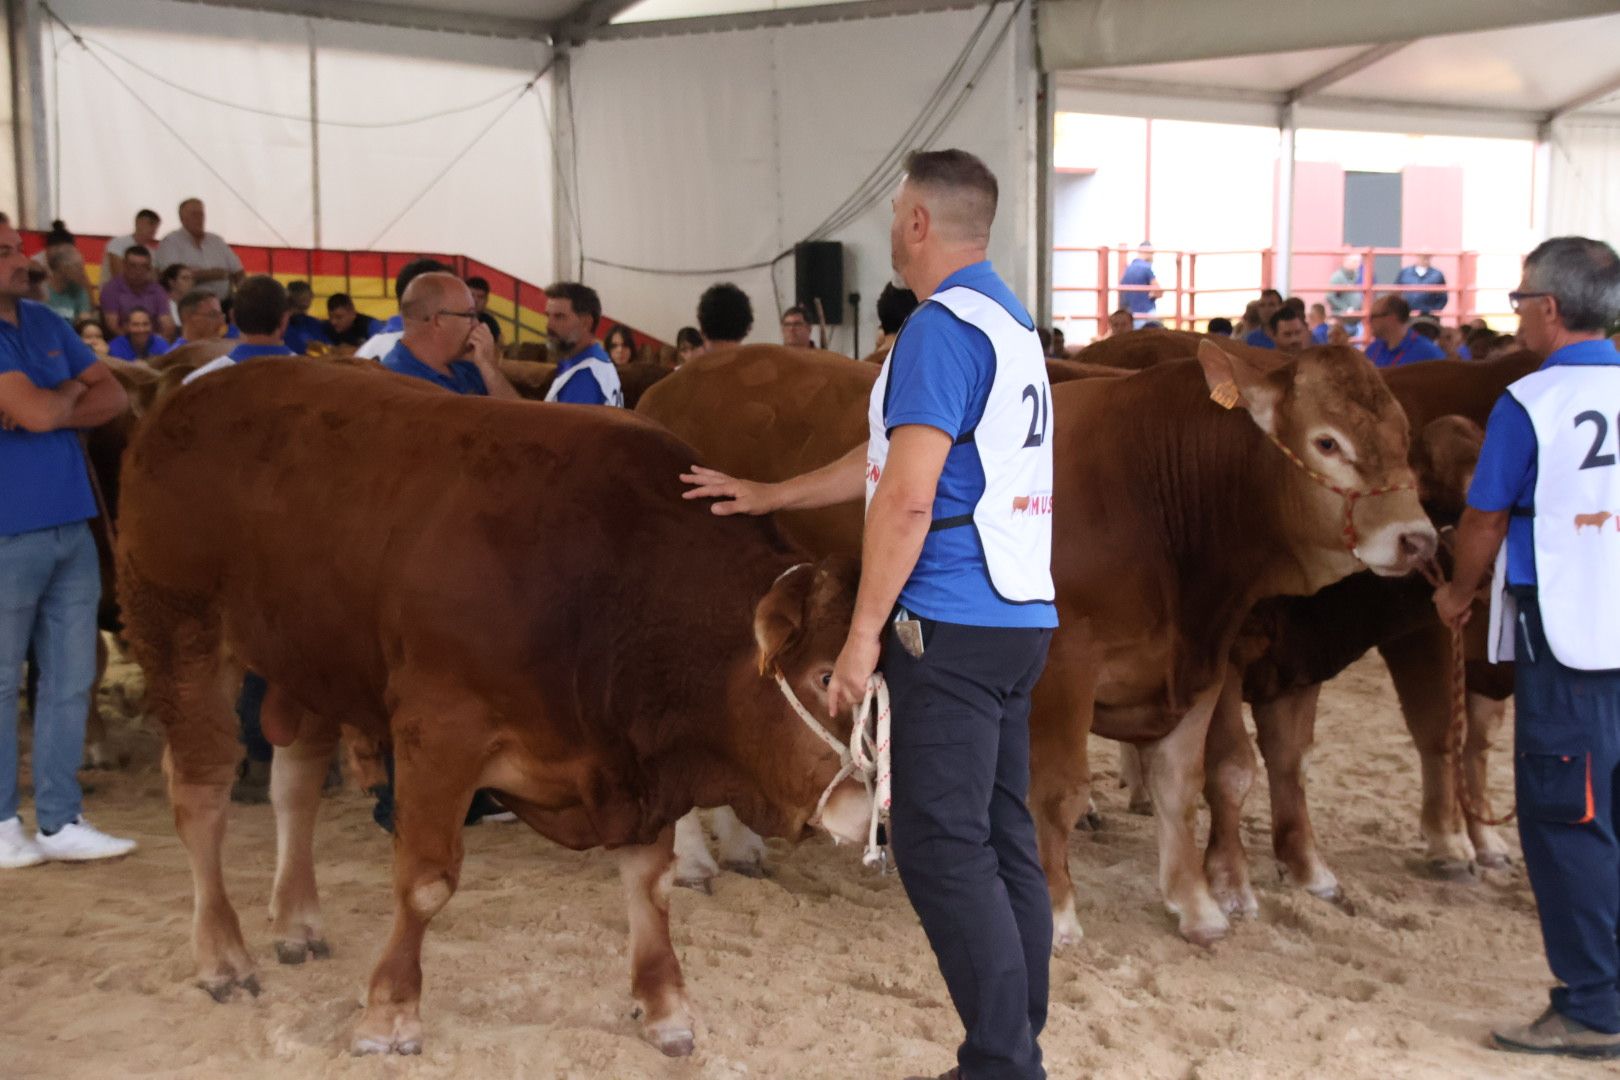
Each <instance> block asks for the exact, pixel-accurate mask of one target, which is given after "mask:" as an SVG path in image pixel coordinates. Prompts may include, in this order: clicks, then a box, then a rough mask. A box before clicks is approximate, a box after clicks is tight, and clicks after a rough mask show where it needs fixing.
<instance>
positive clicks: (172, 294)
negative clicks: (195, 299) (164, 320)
mask: <svg viewBox="0 0 1620 1080" xmlns="http://www.w3.org/2000/svg"><path fill="white" fill-rule="evenodd" d="M158 284H159V285H161V286H163V291H164V292H166V293H168V294H169V304H168V311H169V323H170V324H171V325H172V326H174V327H177V328H178V327H179V325H180V301H181V300H182V299H183V298H184V297H185V295H186V293H188V292H190V291H191V290H192V287H193V286H192V277H191V267H189V266H181V265H180V264H178V263H176V264H175V265H174V266H166V267H164V268H163V270H162V271H161V272H159V274H158Z"/></svg>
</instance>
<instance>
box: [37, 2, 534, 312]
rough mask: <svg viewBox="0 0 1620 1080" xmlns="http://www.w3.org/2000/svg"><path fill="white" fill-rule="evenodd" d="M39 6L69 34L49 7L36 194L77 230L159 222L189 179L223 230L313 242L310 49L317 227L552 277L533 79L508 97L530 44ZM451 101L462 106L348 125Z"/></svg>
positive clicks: (355, 241) (345, 241) (164, 6)
mask: <svg viewBox="0 0 1620 1080" xmlns="http://www.w3.org/2000/svg"><path fill="white" fill-rule="evenodd" d="M52 7H53V9H54V10H55V11H56V12H57V13H58V14H59V15H60V16H61V18H62V20H63V21H65V22H66V24H67V25H68V26H70V27H72V28H73V29H74V30H75V31H77V32H79V33H80V34H81V35H82V36H83V38H84V44H83V45H81V44H78V43H76V42H75V41H74V40H73V38H72V37H70V36H69V34H68V33H66V32H65V31H64V30H63V29H62V27H61V26H60V25H57V24H56V23H55V22H54V21H51V20H47V26H48V27H50V29H48V30H47V31H46V43H47V48H46V49H45V70H46V84H47V91H48V93H49V95H50V97H49V104H48V108H49V109H50V111H51V114H52V130H53V132H54V133H55V136H56V137H55V140H54V143H53V153H52V155H51V156H52V158H53V168H52V173H53V178H57V177H59V180H56V181H55V182H56V183H57V184H58V185H59V190H58V191H57V192H53V195H54V196H55V197H54V198H53V200H52V201H53V203H54V205H55V206H56V208H57V215H56V216H59V217H62V218H64V219H65V220H66V221H67V222H68V223H69V224H70V225H71V226H72V227H73V228H74V229H75V230H76V231H79V232H85V233H97V232H104V233H113V234H117V233H122V232H126V231H128V229H129V226H130V222H131V219H132V217H133V214H134V211H135V210H136V209H137V208H139V207H142V206H151V207H152V208H154V209H156V210H158V212H159V213H161V214H162V215H163V216H164V219H165V221H164V228H165V230H167V229H168V228H171V227H174V226H176V225H177V224H178V221H177V220H176V218H175V207H176V204H177V203H178V202H179V200H180V199H182V198H185V197H187V196H191V195H198V196H201V197H202V198H203V199H204V200H205V202H206V203H207V205H208V211H209V228H210V229H211V230H213V231H215V232H218V233H220V234H221V235H223V236H225V237H226V239H227V240H229V241H232V242H234V243H238V244H271V245H288V246H295V247H306V246H313V245H315V243H316V241H317V237H316V235H315V203H316V182H315V175H316V173H315V166H314V153H315V147H314V139H313V137H312V128H311V124H310V122H309V114H310V111H311V109H310V105H311V70H310V66H311V62H312V57H313V62H314V65H315V72H314V74H315V80H314V84H315V86H316V87H317V91H316V96H317V98H318V113H319V116H320V119H321V121H322V122H321V124H320V126H319V178H320V179H319V192H320V205H321V235H320V237H319V240H320V243H321V246H324V247H328V248H382V249H388V250H405V251H427V250H431V251H442V252H448V253H465V254H468V255H472V256H474V257H476V258H478V259H480V260H482V261H484V262H487V263H490V264H492V265H495V266H498V267H500V268H502V269H504V270H507V271H509V272H512V273H514V274H516V275H518V276H519V277H523V278H528V279H530V280H540V281H544V280H546V279H547V278H548V277H549V276H550V273H551V268H552V254H553V241H552V235H551V225H550V222H551V191H552V160H551V159H552V154H551V143H550V139H549V137H548V135H547V125H546V118H545V114H544V109H546V108H549V104H548V102H549V82H548V81H547V80H546V79H542V80H541V81H540V82H539V83H538V84H537V85H536V87H535V89H534V91H532V92H529V93H527V94H524V95H522V97H521V98H520V97H519V94H520V91H521V89H522V87H523V86H524V85H525V84H526V83H527V82H528V81H529V80H531V79H532V78H533V77H534V75H535V73H536V72H538V71H539V70H541V68H542V67H543V65H544V64H545V62H546V58H547V55H548V50H547V49H546V47H545V46H544V45H543V44H541V43H539V42H536V41H532V40H510V41H500V40H493V39H490V38H470V37H465V36H462V35H457V34H447V33H435V32H428V31H419V30H407V29H400V28H390V27H375V26H356V25H353V24H347V23H340V22H332V21H328V20H320V19H315V20H311V19H305V18H300V17H296V16H291V15H283V14H272V13H264V12H254V11H237V10H225V9H222V8H217V7H212V6H208V5H199V4H191V3H177V2H174V0H121V2H120V3H118V4H116V5H108V4H106V3H103V2H97V0H53V3H52ZM312 44H313V50H312ZM199 95H205V96H206V98H212V99H215V100H206V99H205V97H204V96H199ZM461 105H475V106H476V107H473V108H468V109H466V110H464V111H458V112H456V113H455V114H453V115H449V116H443V117H440V118H437V119H427V120H422V121H421V122H417V123H411V124H406V125H394V126H371V127H367V126H351V125H354V124H372V125H375V124H390V123H391V122H393V121H398V120H405V119H412V118H417V117H423V116H426V115H428V114H432V113H436V112H441V111H443V110H445V109H447V108H451V107H455V106H461ZM486 128H487V130H486ZM475 137H476V138H475ZM188 147H189V148H188ZM441 172H442V173H443V176H442V177H441V178H439V179H438V180H437V182H434V180H435V177H439V176H440V173H441ZM430 183H432V186H431V187H430V186H429V185H430ZM402 211H405V213H404V214H403V216H400V215H401V213H402ZM396 218H398V220H397V222H395V221H394V219H396ZM390 222H394V224H392V226H391V227H390Z"/></svg>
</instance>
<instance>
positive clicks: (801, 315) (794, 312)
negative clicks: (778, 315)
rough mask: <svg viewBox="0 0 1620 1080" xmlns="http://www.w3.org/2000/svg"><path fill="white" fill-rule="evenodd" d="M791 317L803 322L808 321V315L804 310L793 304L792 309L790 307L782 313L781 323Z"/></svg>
mask: <svg viewBox="0 0 1620 1080" xmlns="http://www.w3.org/2000/svg"><path fill="white" fill-rule="evenodd" d="M791 315H797V316H798V317H799V318H801V319H803V320H804V321H805V322H809V321H810V314H809V313H808V312H807V311H805V310H804V308H802V307H800V306H799V305H798V304H794V305H793V306H792V307H790V308H788V309H787V310H786V311H784V312H782V321H783V322H787V321H788V317H789V316H791Z"/></svg>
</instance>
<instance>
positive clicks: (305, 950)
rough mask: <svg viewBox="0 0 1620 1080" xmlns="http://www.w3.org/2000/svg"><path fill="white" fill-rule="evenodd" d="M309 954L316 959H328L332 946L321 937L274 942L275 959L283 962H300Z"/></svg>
mask: <svg viewBox="0 0 1620 1080" xmlns="http://www.w3.org/2000/svg"><path fill="white" fill-rule="evenodd" d="M311 956H313V957H314V958H315V959H317V960H329V959H331V956H332V946H330V945H328V944H327V943H326V942H325V941H324V940H323V939H321V938H314V939H311V940H304V939H296V940H286V941H278V942H276V959H277V960H278V961H280V962H281V963H283V964H302V963H303V962H304V960H305V959H307V958H308V957H311Z"/></svg>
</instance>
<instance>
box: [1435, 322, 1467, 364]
mask: <svg viewBox="0 0 1620 1080" xmlns="http://www.w3.org/2000/svg"><path fill="white" fill-rule="evenodd" d="M1439 345H1440V348H1441V350H1442V351H1443V352H1444V353H1445V354H1446V356H1448V357H1450V358H1451V359H1453V360H1472V359H1473V358H1474V354H1473V353H1471V352H1469V351H1468V342H1467V340H1466V339H1465V338H1464V336H1463V332H1462V327H1460V326H1442V327H1441V328H1440V341H1439Z"/></svg>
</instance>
